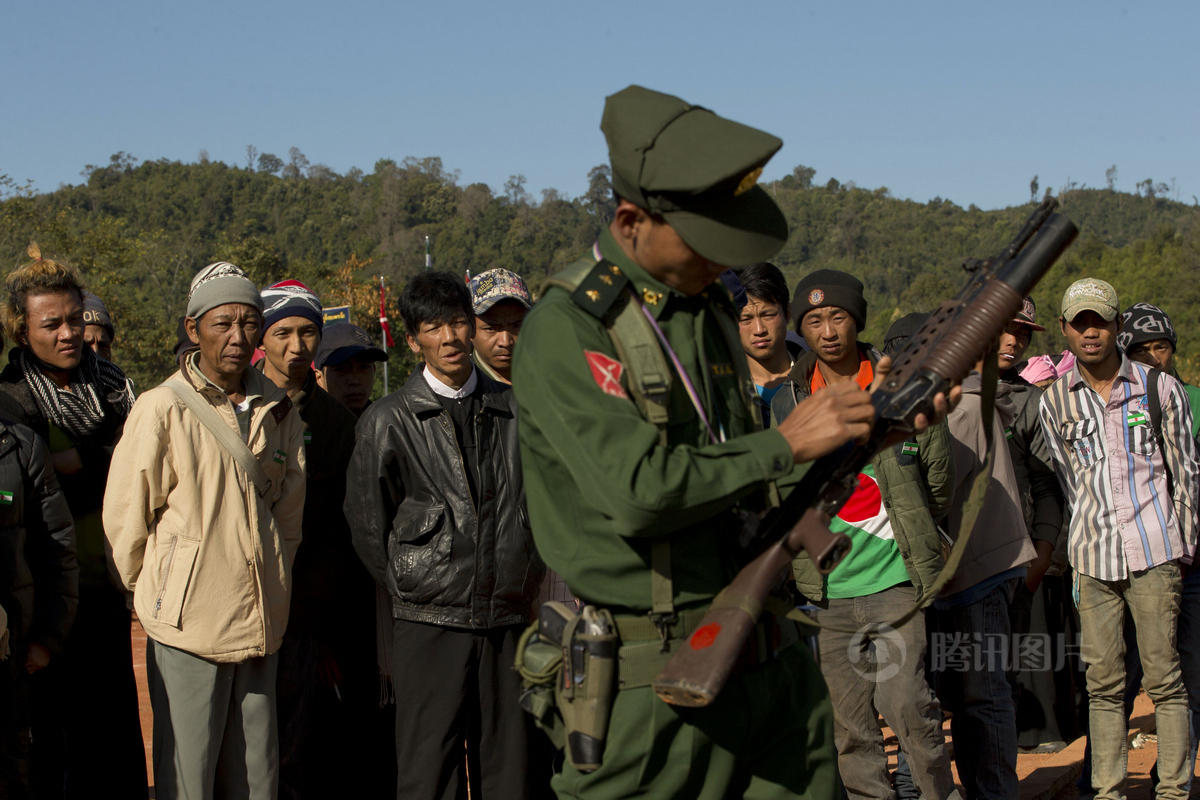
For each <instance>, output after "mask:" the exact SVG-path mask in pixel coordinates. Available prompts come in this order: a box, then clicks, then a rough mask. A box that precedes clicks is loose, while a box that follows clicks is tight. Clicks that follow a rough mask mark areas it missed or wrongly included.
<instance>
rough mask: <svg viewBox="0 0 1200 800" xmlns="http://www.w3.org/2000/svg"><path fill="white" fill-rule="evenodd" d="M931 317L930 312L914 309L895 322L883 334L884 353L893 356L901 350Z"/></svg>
mask: <svg viewBox="0 0 1200 800" xmlns="http://www.w3.org/2000/svg"><path fill="white" fill-rule="evenodd" d="M929 317H930V314H929V313H928V312H925V311H914V312H913V313H912V314H905V315H904V316H903V317H901V318H900V319H898V320H896V321H895V322H893V323H892V325H891V327H890V328H888V329H887V333H885V334H884V335H883V354H884V355H885V356H892V355H895V354H896V353H898V352H900V350H901V349H902V348H903V347H904V346H905V345H906V344H908V340H909V339H911V338H912V337H913V334H915V333H916V332H917V331H919V330H921V326H922V325H924V324H925V321H926V320H928V319H929Z"/></svg>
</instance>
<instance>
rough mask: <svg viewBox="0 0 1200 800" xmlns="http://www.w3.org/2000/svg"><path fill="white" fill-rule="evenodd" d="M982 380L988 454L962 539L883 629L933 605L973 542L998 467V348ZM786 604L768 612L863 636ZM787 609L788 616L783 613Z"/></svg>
mask: <svg viewBox="0 0 1200 800" xmlns="http://www.w3.org/2000/svg"><path fill="white" fill-rule="evenodd" d="M982 377H983V383H982V386H981V387H980V390H979V393H980V397H979V400H980V414H981V416H982V417H983V430H984V441H985V442H986V446H987V455H986V456H985V457H984V460H983V464H982V466H981V467H980V469H979V472H978V473H977V474H976V475H975V480H974V481H972V482H971V491H970V492H968V494H967V499H966V502H964V504H963V516H962V527H961V529H960V531H959V534H958V538H957V539H956V540H955V541H954V546H953V547H951V548H950V555H949V556H947V557H946V563H945V564H944V565H943V566H942V569H941V572H939V573H938V574H937V577H936V578H934V580H933V583H932V584H931V585H930V586H929V587H928V588H927V589H926V590H925V591H924V592H923V593H922V594H921V596H920V597H918V598H917V600H916V602H915V603H913V606H912V608H910V609H908V610H907V611H905V612H904V613H903V614H901V615H900V616H899V617H897V618H896V619H894V620H892V621H891V622H886V623H880V625H879V627H880V628H883V627H891V628H899V627H900V626H901V625H903V624H904V623H906V622H908V621H909V620H910V619H912V618H913V617H915V616H916V615H917V614H918V613H920V612H921V610H922V609H924V608H925V606H926V605H928V604H929V603H930V602H932V601H933V599H934V598H935V597H937V596H938V593H939V592H940V591H941V590H942V587H943V586H945V585H946V583H947V582H948V581H949V580H950V578H952V577H954V573H955V572H956V571H957V570H958V565H959V563H960V562H961V561H962V559H963V554H964V553H965V552H966V549H967V542H969V541H970V540H971V536H972V535H973V534H974V533H975V526H976V525H977V524H978V522H979V514H980V512H981V511H982V510H983V501H984V499H985V498H986V497H987V491H988V486H989V484H990V483H991V480H992V469H993V467H994V466H995V464H996V446H995V445H996V443H995V441H994V438H995V437H993V436H992V425H993V420H994V419H995V412H996V382H997V380H998V379H999V367H998V366H997V364H996V353H995V350H994V349H989V350H988V352H987V354H986V355H985V356H984V359H983V375H982ZM786 605H787V604H786V603H783V604H782V605H781V603H780V602H779V601H775V600H771V601H770V602H768V603H767V610H769V611H771V613H773V614H776V615H778V616H783V617H786V618H788V619H790V620H792V621H793V622H798V623H800V624H802V625H809V626H813V627H818V628H824V629H825V630H827V631H837V632H839V633H851V634H854V633H861V631H860V630H859V629H852V628H847V627H843V626H840V625H831V624H828V623H821V622H818V621H816V620H814V619H813V618H812V617H810V616H808V615H807V614H805V613H803V612H802V611H799V610H796V609H785V608H784V606H786ZM785 610H786V611H787V613H780V612H781V611H785Z"/></svg>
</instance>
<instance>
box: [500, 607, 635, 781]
mask: <svg viewBox="0 0 1200 800" xmlns="http://www.w3.org/2000/svg"><path fill="white" fill-rule="evenodd" d="M619 648H620V637H619V636H618V635H617V627H616V624H615V623H614V622H613V617H612V614H611V613H610V612H608V611H607V610H604V609H597V608H595V607H594V606H585V607H584V608H583V610H582V611H580V612H578V613H576V611H575V610H574V609H573V608H572V607H571V606H570V605H568V604H566V603H561V602H557V601H556V602H550V603H545V604H543V605H542V608H541V611H540V612H539V614H538V621H537V623H535V624H534V625H531V626H530V627H529V628H528V629H527V630H526V631H525V633H524V634H523V635H522V637H521V641H520V642H519V644H518V646H517V658H516V668H517V671H518V672H520V674H521V706H522V707H523V708H524V709H525V710H526V711H528V712H529V713H530V714H532V715H533V717H534V723H535V724H536V725H537V726H538V727H539V728H541V729H542V730H543V731H545V732H546V733H547V735H549V736H550V740H551V741H552V742H553V743H554V745H555V746H556V747H559V748H564V749H565V750H566V755H567V761H568V762H569V763H570V764H571V766H572V767H574V768H575V769H577V770H579V771H580V772H591V771H593V770H595V769H596V768H598V767H599V766H600V762H601V759H602V758H603V756H604V742H605V738H606V737H607V735H608V719H609V716H610V715H611V713H612V704H613V699H614V697H615V696H616V692H617V651H618V649H619Z"/></svg>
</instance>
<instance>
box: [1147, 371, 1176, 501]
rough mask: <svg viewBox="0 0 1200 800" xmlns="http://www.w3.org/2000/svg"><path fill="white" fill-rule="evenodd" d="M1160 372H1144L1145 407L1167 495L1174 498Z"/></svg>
mask: <svg viewBox="0 0 1200 800" xmlns="http://www.w3.org/2000/svg"><path fill="white" fill-rule="evenodd" d="M1160 374H1162V371H1161V370H1159V369H1157V368H1155V367H1149V368H1148V369H1147V370H1146V372H1145V375H1146V405H1147V406H1148V409H1147V410H1148V411H1149V413H1150V430H1151V431H1152V432H1153V433H1154V441H1155V442H1157V443H1158V452H1159V453H1161V454H1162V462H1163V472H1165V473H1166V474H1167V494H1168V495H1169V496H1170V497H1174V496H1175V479H1174V478H1172V477H1171V467H1170V465H1168V464H1167V447H1166V441H1165V440H1164V439H1163V429H1162V400H1161V399H1160V398H1159V396H1158V376H1159V375H1160Z"/></svg>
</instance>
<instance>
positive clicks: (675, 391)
mask: <svg viewBox="0 0 1200 800" xmlns="http://www.w3.org/2000/svg"><path fill="white" fill-rule="evenodd" d="M601 129H602V130H603V131H604V134H605V136H606V138H607V140H608V146H609V155H610V159H611V162H612V174H613V186H614V189H615V192H616V194H617V197H618V206H617V209H616V211H615V213H614V217H613V220H612V222H611V224H610V226H609V227H608V228H607V229H605V230H604V231H602V232H601V234H600V237H599V240H598V241H597V242H596V244H595V245H594V247H593V248H592V251H591V252H590V254H589V255H588V256H587V257H586V258H584V259H583V260H581V261H580V262H577V263H576V264H575V265H573V266H571V267H569V268H568V269H567V270H566V271H564V272H563V273H560V274H559V275H558V276H556V277H555V278H552V279H551V281H550V288H549V289H548V290H547V291H546V292H545V295H544V297H543V299H542V300H541V301H540V302H539V303H538V304H537V305H536V306H535V307H534V308H533V310H532V311H531V312H530V313H529V316H528V317H527V318H526V321H525V323H524V327H523V328H522V334H521V338H520V340H519V342H518V345H517V352H516V363H515V367H514V380H513V385H514V388H515V392H516V396H517V400H518V405H519V415H520V440H521V456H522V460H523V465H524V466H523V469H524V474H525V486H526V496H527V502H528V507H529V516H530V521H531V524H532V529H533V535H534V539H535V541H536V543H537V547H538V550H539V552H540V553H541V555H542V557H543V558H544V559H545V561H546V563H547V564H548V565H549V566H550V567H552V568H553V569H554V570H556V571H557V572H558V573H559V574H561V575H562V576H563V577H564V578H565V579H566V581H567V583H568V585H569V586H570V588H571V590H572V591H573V592H574V593H575V595H577V596H578V597H579V598H580V599H581V600H582V601H583V602H585V603H589V604H593V605H595V606H597V607H601V608H605V609H608V610H610V611H611V612H612V613H613V614H614V616H615V620H616V625H617V629H618V632H619V633H620V637H621V643H622V645H621V651H620V653H621V655H620V661H619V666H618V680H619V683H618V686H619V691H618V692H617V693H616V696H615V700H614V702H613V707H612V713H611V716H610V719H609V728H608V733H607V744H606V747H605V749H604V753H603V759H602V763H601V765H600V766H599V768H598V769H596V770H594V771H590V772H582V771H580V770H578V769H575V768H573V767H572V766H570V764H568V765H566V766H564V769H563V772H562V773H560V774H559V775H557V776H556V777H555V779H554V788H555V791H556V792H557V793H558V795H559V796H560V797H586V798H607V797H613V798H616V797H632V796H648V797H688V798H725V797H743V796H744V797H754V798H777V797H780V798H781V797H805V798H832V797H833V796H834V794H835V791H836V787H837V777H836V764H835V754H834V749H833V732H832V712H831V710H830V705H829V699H828V695H827V694H826V691H825V686H824V683H823V681H822V679H821V674H820V672H819V671H818V670H817V668H816V666H815V665H814V663H813V659H812V656H811V654H810V653H809V652H808V651H807V649H806V648H805V646H804V645H803V644H802V643H799V642H797V643H795V644H792V645H791V646H788V647H783V648H779V647H771V646H767V644H766V643H769V642H771V641H772V640H775V641H776V642H777V641H778V637H777V636H775V635H774V634H776V633H778V629H777V628H775V626H774V624H773V623H771V622H760V623H759V627H760V631H759V633H760V634H761V635H760V636H759V637H758V639H759V641H758V646H753V647H749V648H748V649H747V651H746V652H745V653H744V656H743V658H742V660H741V661H740V662H739V666H738V667H737V668H736V670H735V672H734V674H733V676H732V678H731V679H730V681H729V683H728V684H727V685H726V687H725V689H724V690H723V691H722V693H721V694H720V695H719V696H718V698H717V699H716V701H715V702H714V703H712V704H711V705H710V706H708V707H705V708H698V709H685V708H679V707H675V706H670V705H667V704H666V703H664V702H663V701H661V700H659V699H658V698H657V696H656V695H655V694H654V692H653V690H652V689H651V688H650V685H649V683H650V680H651V678H652V677H653V675H654V674H655V673H656V672H657V669H658V668H659V667H660V666H661V664H662V663H665V660H666V658H667V657H668V655H669V652H670V651H673V650H674V649H676V648H678V647H679V646H681V645H682V646H690V645H684V644H683V640H684V639H685V638H686V637H687V636H688V634H689V633H690V632H691V630H692V628H693V627H694V626H695V625H696V623H697V622H698V620H699V618H700V616H701V615H702V613H703V611H704V609H706V608H707V606H708V604H709V603H710V601H711V600H712V598H713V597H714V595H716V594H717V592H718V591H720V590H721V589H722V588H723V587H724V586H725V585H726V583H727V582H728V581H729V579H730V578H731V577H732V576H733V574H734V573H735V571H736V568H737V566H738V565H739V563H740V562H739V559H740V555H739V552H738V533H739V530H740V528H741V522H740V519H739V516H738V512H744V511H752V510H761V509H762V508H763V503H764V502H765V498H766V497H768V496H769V494H770V487H771V485H772V483H773V482H776V481H786V480H787V479H789V478H790V479H793V480H794V478H795V475H793V473H794V472H796V471H797V470H796V468H795V465H797V464H802V463H804V462H808V461H811V460H812V459H814V458H816V457H819V456H821V455H824V454H825V453H828V452H831V451H832V450H833V449H834V448H836V447H838V446H840V445H841V444H843V443H844V442H846V441H848V440H850V439H852V438H856V437H863V436H865V435H866V433H867V431H868V428H869V424H870V421H871V420H872V418H873V413H874V412H873V410H872V407H871V405H870V396H869V395H868V394H867V392H865V391H863V390H861V389H860V388H859V387H858V386H857V385H855V384H854V383H853V382H850V383H848V384H841V385H839V386H831V387H830V388H829V390H828V391H824V392H820V393H817V394H816V395H814V396H812V397H810V398H808V399H806V400H804V401H803V402H801V403H800V404H799V405H798V406H797V408H796V409H795V411H794V412H793V413H792V414H791V415H789V416H788V417H787V418H786V419H785V420H784V421H783V422H782V424H781V425H779V427H778V428H776V429H773V430H762V429H761V428H762V426H761V423H760V419H759V414H758V413H757V411H756V407H755V404H754V401H753V394H754V387H753V383H752V381H751V380H750V375H749V371H748V367H747V365H746V359H745V357H744V356H743V355H742V351H741V345H740V341H739V338H738V331H737V325H736V323H735V322H734V321H733V320H734V318H735V317H734V311H733V306H732V301H731V299H730V297H729V295H728V293H727V292H726V291H725V290H724V289H723V288H721V286H720V284H719V283H718V284H714V283H713V281H714V280H715V279H716V278H717V276H718V275H719V274H720V272H721V271H722V270H723V269H725V268H727V267H731V266H741V265H745V264H750V263H753V262H758V261H764V260H767V259H769V258H771V257H772V256H773V255H774V254H775V253H776V252H778V250H779V249H780V248H781V247H782V246H783V244H784V242H785V241H786V239H787V224H786V222H785V220H784V218H783V215H782V213H781V212H780V210H779V208H778V207H777V206H776V205H775V203H774V201H773V200H772V199H771V198H770V196H769V195H768V194H767V193H766V192H765V191H764V190H763V189H762V188H761V187H759V186H757V185H756V180H757V178H758V176H759V174H760V173H761V172H762V167H763V165H764V164H765V163H766V162H767V160H768V159H769V158H770V157H771V156H772V155H773V154H774V153H775V152H776V151H777V150H778V149H779V147H780V146H781V144H782V142H781V141H780V140H779V139H777V138H776V137H774V136H771V135H770V134H767V133H765V132H763V131H760V130H756V129H754V128H751V127H747V126H745V125H741V124H739V123H736V122H732V121H730V120H727V119H723V118H721V117H719V116H717V115H716V114H714V113H712V112H711V111H709V110H707V109H704V108H700V107H698V106H693V105H690V104H688V103H686V102H684V101H683V100H680V99H679V98H677V97H672V96H670V95H665V94H660V93H658V92H653V91H650V90H647V89H644V88H641V87H638V86H630V87H628V88H626V89H624V90H623V91H621V92H618V93H617V94H615V95H613V96H611V97H609V98H608V101H607V103H606V106H605V111H604V118H603V121H602V123H601ZM638 325H643V326H644V327H642V328H641V329H640V331H641V333H638V332H637V331H638V327H637V326H638ZM622 326H624V327H622ZM631 331H632V332H631ZM656 364H659V365H661V366H662V367H663V369H656V368H655V365H656ZM664 372H665V373H666V374H663V373H664ZM647 654H649V655H647Z"/></svg>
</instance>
